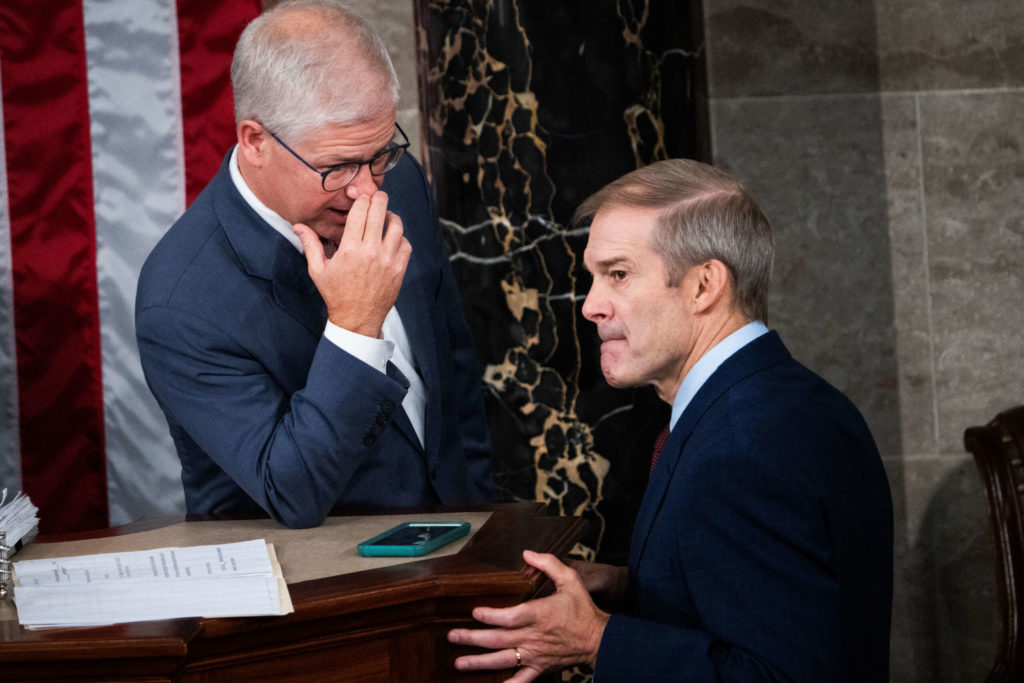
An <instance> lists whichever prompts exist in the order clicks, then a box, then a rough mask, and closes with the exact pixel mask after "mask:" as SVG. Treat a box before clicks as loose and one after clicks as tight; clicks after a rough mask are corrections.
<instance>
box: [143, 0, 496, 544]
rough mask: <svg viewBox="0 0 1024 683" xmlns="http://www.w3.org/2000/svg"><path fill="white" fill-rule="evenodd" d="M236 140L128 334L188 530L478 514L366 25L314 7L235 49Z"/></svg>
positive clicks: (462, 374)
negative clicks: (202, 519) (166, 434)
mask: <svg viewBox="0 0 1024 683" xmlns="http://www.w3.org/2000/svg"><path fill="white" fill-rule="evenodd" d="M231 77H232V84H233V87H234V95H235V118H236V122H237V133H238V144H237V145H236V146H235V147H234V149H233V150H232V151H231V153H230V154H228V156H227V158H226V159H225V162H224V164H223V166H222V167H221V170H220V172H219V173H218V174H217V176H216V177H215V178H214V179H213V180H212V181H211V182H210V184H209V185H208V186H207V187H206V189H205V190H204V191H203V193H202V194H201V195H200V196H199V198H198V199H197V200H196V201H195V203H194V204H193V205H192V206H191V207H190V208H189V209H188V211H186V212H185V214H184V215H183V216H182V217H181V218H180V219H179V220H178V221H177V223H175V225H174V226H173V227H172V228H171V229H170V230H169V231H168V233H167V234H166V235H165V236H164V238H163V239H162V240H161V241H160V243H159V244H158V245H157V246H156V247H155V248H154V250H153V252H152V253H151V254H150V256H149V258H148V260H147V261H146V264H145V266H144V267H143V270H142V274H141V276H140V278H139V288H138V297H137V302H136V331H137V336H138V342H139V350H140V353H141V357H142V365H143V369H144V370H145V374H146V380H147V382H148V383H149V386H150V388H151V389H152V391H153V393H154V394H155V396H156V398H157V400H158V401H159V403H160V406H161V407H162V409H163V410H164V413H165V414H166V416H167V421H168V424H169V426H170V430H171V435H172V437H173V439H174V442H175V446H176V448H177V450H178V455H179V457H180V459H181V463H182V482H183V484H184V487H185V499H186V504H187V507H188V511H189V512H190V513H231V514H245V513H251V512H257V511H258V510H259V509H263V510H265V511H266V512H268V513H269V514H270V515H271V516H273V517H274V518H275V519H277V520H278V521H279V522H281V523H282V524H285V525H287V526H292V527H306V526H314V525H317V524H320V523H321V522H322V521H323V519H324V518H325V516H326V515H327V514H328V512H330V510H331V509H332V508H333V507H334V506H336V505H386V506H405V505H429V504H437V503H442V504H454V503H468V502H478V501H485V500H487V499H488V498H489V497H490V496H491V492H492V484H491V471H490V450H489V442H488V436H487V430H486V424H485V418H484V414H483V407H482V403H481V387H480V374H479V372H478V369H477V366H476V357H475V352H474V348H473V341H472V339H471V337H470V333H469V329H468V327H467V325H466V322H465V318H464V315H463V313H462V306H461V302H460V300H459V296H458V293H457V291H456V287H455V281H454V276H453V274H452V271H451V268H450V265H449V263H448V255H447V253H446V251H445V248H444V245H443V243H442V242H441V238H440V228H439V225H438V221H437V217H436V215H435V213H434V210H433V205H432V202H431V199H430V194H429V188H428V185H427V183H426V180H425V178H424V175H423V171H422V169H421V168H420V167H419V165H418V164H417V163H416V162H415V160H413V159H412V158H411V157H410V156H408V155H406V154H405V150H406V149H407V148H408V146H409V142H408V139H407V138H406V136H405V133H404V132H403V131H402V129H401V128H400V127H399V126H398V125H397V123H396V121H395V109H396V105H397V103H398V82H397V78H396V76H395V73H394V69H393V67H392V66H391V61H390V59H389V57H388V55H387V52H386V51H385V49H384V47H383V44H382V43H381V41H380V39H379V38H378V37H377V36H376V35H375V34H374V33H373V31H372V29H370V27H369V26H368V25H367V24H366V23H365V22H363V21H362V20H361V19H359V18H358V17H356V16H354V15H352V14H351V12H350V11H349V10H347V9H346V8H345V7H344V6H341V5H339V4H337V3H336V2H333V1H332V0H297V1H295V2H286V3H282V4H281V5H278V6H277V7H275V8H274V9H272V10H270V11H268V12H266V13H264V14H263V15H262V16H261V17H259V18H257V19H256V20H255V21H253V22H252V23H251V24H250V25H249V26H248V27H247V28H246V30H245V32H244V33H243V34H242V36H241V38H240V39H239V42H238V46H237V47H236V50H235V56H234V61H233V63H232V67H231Z"/></svg>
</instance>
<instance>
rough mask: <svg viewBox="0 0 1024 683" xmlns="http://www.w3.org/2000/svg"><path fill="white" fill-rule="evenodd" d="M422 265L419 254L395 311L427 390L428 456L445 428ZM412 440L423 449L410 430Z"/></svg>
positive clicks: (425, 446)
mask: <svg viewBox="0 0 1024 683" xmlns="http://www.w3.org/2000/svg"><path fill="white" fill-rule="evenodd" d="M421 267H422V264H421V263H420V261H419V259H417V258H416V252H415V250H414V251H413V256H412V258H411V259H410V261H409V267H408V269H407V270H406V273H405V279H404V280H403V282H402V288H401V289H400V290H399V292H398V300H397V301H395V308H396V309H397V310H398V315H399V317H401V319H402V326H403V327H405V333H406V335H407V336H408V337H409V346H410V347H411V348H412V355H413V358H412V361H413V363H414V364H415V365H416V368H417V369H418V370H419V373H420V378H421V379H422V380H423V387H424V389H425V390H426V394H427V395H426V406H425V412H424V416H423V420H424V423H423V449H424V450H425V451H426V452H427V453H436V452H437V450H438V448H439V447H440V439H441V433H440V431H439V430H438V428H437V426H438V425H440V424H441V395H440V381H439V379H438V367H437V360H436V359H437V342H436V339H435V337H434V322H433V319H432V316H431V310H432V304H431V301H430V299H429V298H428V297H427V292H426V291H424V287H423V283H424V281H426V280H427V278H424V277H422V276H421V273H420V268H421ZM408 430H409V431H408V436H410V438H411V440H412V442H413V443H414V444H416V445H419V439H418V438H417V437H416V433H415V432H414V431H413V429H412V424H411V423H410V424H409V427H408Z"/></svg>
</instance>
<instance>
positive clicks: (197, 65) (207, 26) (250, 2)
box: [178, 0, 262, 204]
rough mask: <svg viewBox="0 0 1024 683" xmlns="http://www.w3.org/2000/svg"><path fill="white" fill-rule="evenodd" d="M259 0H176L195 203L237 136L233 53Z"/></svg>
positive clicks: (190, 195)
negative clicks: (232, 91)
mask: <svg viewBox="0 0 1024 683" xmlns="http://www.w3.org/2000/svg"><path fill="white" fill-rule="evenodd" d="M261 9H262V2H261V0H225V1H224V2H220V3H213V4H211V3H210V2H209V0H178V41H179V46H178V49H179V51H180V53H181V57H180V60H181V113H182V119H183V121H182V128H183V130H182V134H183V136H184V139H185V195H186V201H187V202H188V203H189V204H191V203H192V200H194V199H195V198H196V197H197V196H198V195H199V193H200V192H201V191H202V189H203V188H204V187H205V186H206V183H208V182H209V181H210V179H211V178H213V176H214V175H215V174H216V173H217V169H218V168H219V167H220V163H221V161H222V160H223V158H224V153H225V150H226V146H225V145H231V144H232V143H233V142H234V140H235V132H234V130H235V114H234V109H233V107H234V104H233V100H232V98H231V75H230V71H231V57H232V54H233V52H234V47H235V43H236V42H238V36H239V35H240V34H241V33H242V29H244V28H245V25H246V24H248V23H249V22H250V21H252V19H254V18H255V17H256V16H257V15H258V14H259V13H260V11H261Z"/></svg>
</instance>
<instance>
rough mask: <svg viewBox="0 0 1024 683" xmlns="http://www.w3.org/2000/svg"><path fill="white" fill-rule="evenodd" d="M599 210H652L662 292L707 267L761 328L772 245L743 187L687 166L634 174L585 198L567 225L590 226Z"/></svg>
mask: <svg viewBox="0 0 1024 683" xmlns="http://www.w3.org/2000/svg"><path fill="white" fill-rule="evenodd" d="M605 205H609V206H622V207H636V208H651V209H656V210H658V214H657V217H656V219H655V220H656V223H655V229H654V231H653V233H652V235H651V247H652V248H653V249H654V250H655V251H656V252H657V253H659V254H660V255H661V257H662V260H663V261H664V263H665V269H666V270H667V271H668V278H669V282H668V285H669V286H670V287H675V286H677V285H679V283H680V282H682V279H683V276H684V275H685V274H686V272H687V271H688V270H689V269H690V268H692V267H693V266H695V265H699V264H701V263H706V262H707V261H709V260H711V259H717V260H719V261H721V262H722V263H723V264H725V266H726V267H727V268H728V269H729V276H730V278H731V280H732V285H733V290H734V297H735V301H736V303H737V304H738V305H739V307H740V310H741V311H742V313H743V315H744V316H745V317H746V318H748V319H749V320H761V321H763V322H767V320H768V286H769V283H770V281H771V272H772V261H773V260H774V257H775V244H774V239H773V237H772V228H771V225H769V223H768V219H767V218H765V215H764V214H763V213H762V212H761V209H760V208H759V207H758V206H757V203H756V202H754V200H753V199H751V197H750V196H749V195H748V194H747V193H746V191H745V190H744V189H743V187H742V186H741V185H740V184H739V183H738V182H736V181H735V180H733V179H732V178H731V177H729V176H728V175H726V174H725V173H723V172H722V171H720V170H718V169H716V168H714V167H713V166H708V165H707V164H702V163H700V162H699V161H693V160H691V159H668V160H666V161H659V162H657V163H654V164H651V165H650V166H645V167H643V168H639V169H637V170H635V171H632V172H631V173H628V174H626V175H624V176H622V177H621V178H619V179H618V180H615V181H613V182H611V183H610V184H608V185H606V186H605V187H603V188H602V189H600V190H598V191H597V192H596V193H594V194H593V195H591V196H590V197H588V198H587V199H586V200H585V201H584V202H583V203H582V204H581V205H580V207H579V208H578V209H577V210H576V213H575V215H574V216H573V223H574V224H579V223H583V222H587V221H589V220H592V219H593V217H594V215H595V214H596V213H597V212H598V211H599V210H600V209H601V208H602V207H603V206H605Z"/></svg>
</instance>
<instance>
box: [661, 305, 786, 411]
mask: <svg viewBox="0 0 1024 683" xmlns="http://www.w3.org/2000/svg"><path fill="white" fill-rule="evenodd" d="M767 332H768V328H767V327H766V326H765V324H764V323H763V322H760V321H759V320H755V321H753V322H749V323H747V324H746V325H744V326H743V327H741V328H740V329H738V330H736V331H735V332H733V333H732V334H730V335H729V336H728V337H726V338H725V339H723V340H722V341H720V342H718V343H717V344H715V345H714V346H713V347H711V350H710V351H708V352H707V353H705V354H704V355H703V356H702V357H701V359H700V360H699V361H697V363H696V364H695V365H694V366H693V367H692V368H690V371H689V372H688V373H686V377H684V378H683V383H682V384H680V385H679V391H677V392H676V397H675V399H673V401H672V419H671V420H669V423H668V424H669V429H675V426H676V422H677V421H678V420H679V416H680V415H682V414H683V411H684V410H686V406H688V405H690V401H692V400H693V397H694V396H696V395H697V392H698V391H700V388H701V387H702V386H704V382H706V381H708V377H711V375H713V374H714V372H715V370H717V369H718V366H719V365H721V364H722V363H724V362H725V361H726V360H728V359H729V357H730V356H731V355H733V354H734V353H736V352H737V351H739V350H740V349H742V348H743V347H744V346H746V345H747V344H749V343H750V342H752V341H754V340H755V339H757V338H758V337H760V336H761V335H762V334H765V333H767Z"/></svg>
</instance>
